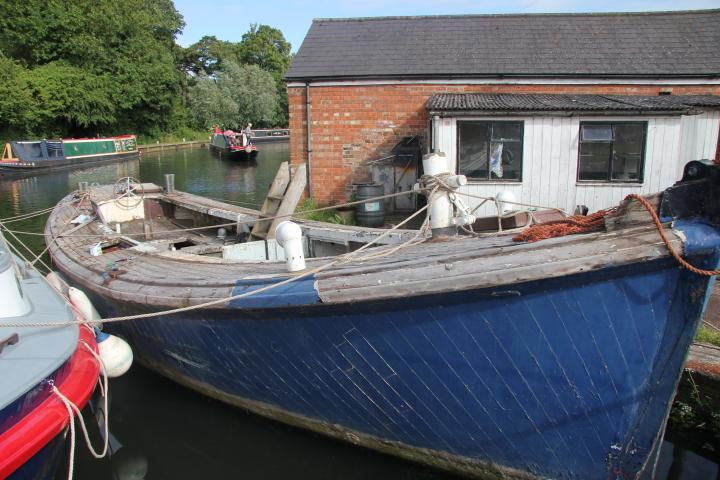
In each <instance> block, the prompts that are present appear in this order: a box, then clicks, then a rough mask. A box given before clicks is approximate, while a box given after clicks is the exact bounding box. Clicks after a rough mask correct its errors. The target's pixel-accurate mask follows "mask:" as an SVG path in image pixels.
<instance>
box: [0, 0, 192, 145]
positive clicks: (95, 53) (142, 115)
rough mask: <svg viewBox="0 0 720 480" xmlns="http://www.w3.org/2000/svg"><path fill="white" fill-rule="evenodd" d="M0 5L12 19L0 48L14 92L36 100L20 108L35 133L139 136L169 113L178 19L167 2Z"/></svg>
mask: <svg viewBox="0 0 720 480" xmlns="http://www.w3.org/2000/svg"><path fill="white" fill-rule="evenodd" d="M0 10H1V11H3V12H6V16H7V17H8V18H12V21H11V22H6V23H5V24H4V25H3V29H1V30H0V53H3V54H4V55H6V56H7V57H9V58H11V59H12V60H14V61H15V65H17V67H16V68H15V70H16V71H17V74H18V76H17V79H18V80H17V82H19V83H17V84H16V85H15V87H14V88H16V89H20V90H15V92H16V94H19V95H21V96H28V95H29V96H30V97H31V98H33V99H35V100H37V101H35V102H31V104H30V105H29V106H26V107H27V108H30V109H32V111H30V112H28V114H27V115H26V121H29V123H28V125H31V127H32V129H33V130H34V133H35V134H36V135H38V136H45V135H47V134H48V133H58V134H71V135H78V134H79V135H82V134H88V133H92V134H94V133H97V132H98V131H99V130H100V131H103V132H105V133H116V132H117V131H118V130H119V131H136V132H139V133H142V132H146V131H148V130H150V129H156V128H159V129H162V128H164V127H166V126H167V125H168V122H169V121H170V120H171V119H173V118H174V117H175V116H176V112H175V111H176V109H178V108H179V107H180V104H179V102H178V101H177V97H178V96H179V93H180V91H181V90H180V89H181V85H182V81H183V79H182V73H181V71H180V70H179V68H178V65H179V61H180V58H181V56H180V49H179V48H178V47H177V46H176V44H175V36H176V35H177V34H178V33H179V32H180V31H181V29H182V27H183V25H184V24H183V21H182V17H181V16H180V14H179V13H178V12H177V11H176V10H175V7H174V6H173V3H172V1H171V0H96V1H94V2H92V3H88V2H86V1H83V0H68V1H63V2H60V1H57V0H50V1H40V0H26V1H17V0H0ZM21 91H22V92H23V93H21ZM108 130H110V131H108Z"/></svg>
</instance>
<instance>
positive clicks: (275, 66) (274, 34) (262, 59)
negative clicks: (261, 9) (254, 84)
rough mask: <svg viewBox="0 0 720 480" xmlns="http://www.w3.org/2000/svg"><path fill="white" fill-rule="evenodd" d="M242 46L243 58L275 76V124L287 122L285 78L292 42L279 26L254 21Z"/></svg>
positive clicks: (245, 61) (243, 38) (242, 59)
mask: <svg viewBox="0 0 720 480" xmlns="http://www.w3.org/2000/svg"><path fill="white" fill-rule="evenodd" d="M240 47H241V48H240V60H241V61H242V62H243V63H248V64H251V65H257V66H259V67H260V68H262V69H263V70H265V71H268V72H270V73H271V74H272V75H273V78H274V79H275V90H276V92H277V95H278V100H279V101H278V106H277V108H276V111H275V119H274V122H273V126H285V125H287V124H288V98H287V89H286V88H285V83H284V81H283V77H284V76H285V72H286V71H287V69H288V68H289V67H290V62H291V60H292V55H291V54H290V50H291V49H292V46H291V45H290V42H288V41H287V40H285V36H284V35H283V33H282V32H281V31H280V30H278V29H277V28H273V27H270V26H268V25H259V26H258V25H257V24H251V25H250V30H249V31H248V32H247V33H245V34H244V35H243V36H242V42H241V43H240Z"/></svg>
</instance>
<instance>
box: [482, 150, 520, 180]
mask: <svg viewBox="0 0 720 480" xmlns="http://www.w3.org/2000/svg"><path fill="white" fill-rule="evenodd" d="M490 146H491V154H490V179H492V180H497V179H500V178H502V179H504V180H520V173H521V170H522V168H521V167H522V143H521V142H492V143H491V144H490Z"/></svg>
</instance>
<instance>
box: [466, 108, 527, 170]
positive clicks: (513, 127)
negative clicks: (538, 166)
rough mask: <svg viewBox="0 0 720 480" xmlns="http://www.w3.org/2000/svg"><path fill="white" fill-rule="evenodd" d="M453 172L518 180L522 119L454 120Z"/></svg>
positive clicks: (520, 158)
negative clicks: (455, 125) (456, 156)
mask: <svg viewBox="0 0 720 480" xmlns="http://www.w3.org/2000/svg"><path fill="white" fill-rule="evenodd" d="M457 131H458V149H457V151H458V161H457V162H458V164H457V172H458V173H459V174H462V175H465V176H467V177H468V178H469V179H471V180H501V179H502V180H509V181H518V182H519V181H520V180H522V148H523V145H522V144H523V142H522V140H523V122H475V121H459V122H457Z"/></svg>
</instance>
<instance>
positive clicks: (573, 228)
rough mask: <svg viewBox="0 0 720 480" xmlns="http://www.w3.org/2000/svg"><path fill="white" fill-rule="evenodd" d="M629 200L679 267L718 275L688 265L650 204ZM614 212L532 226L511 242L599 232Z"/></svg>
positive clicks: (574, 217) (712, 271)
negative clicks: (636, 204) (651, 224)
mask: <svg viewBox="0 0 720 480" xmlns="http://www.w3.org/2000/svg"><path fill="white" fill-rule="evenodd" d="M629 199H633V200H636V201H638V202H639V203H640V205H642V206H643V207H645V210H647V211H648V213H649V214H650V216H651V217H652V219H653V222H655V227H656V228H657V231H658V233H659V234H660V238H661V239H662V241H663V243H664V244H665V247H667V249H668V251H669V252H670V255H672V256H673V258H674V259H675V260H677V262H678V263H679V264H680V265H682V266H683V267H684V268H686V269H688V270H690V271H691V272H693V273H696V274H698V275H705V276H712V275H719V274H720V270H703V269H701V268H697V267H694V266H692V265H690V264H689V263H688V262H687V261H686V260H685V259H684V258H682V257H681V256H680V254H679V253H678V252H677V251H676V250H675V249H674V248H673V246H672V244H671V243H670V241H669V240H668V238H667V237H666V236H665V229H664V228H663V226H662V223H661V222H660V218H658V215H657V213H656V212H655V209H654V208H653V207H652V205H650V203H648V201H647V200H645V199H644V198H643V197H641V196H640V195H637V194H635V193H631V194H630V195H628V196H627V197H625V200H629ZM616 210H617V209H616V208H609V209H606V210H600V211H598V212H595V213H593V214H591V215H587V216H583V215H574V216H572V217H568V218H566V219H564V220H556V221H553V222H546V223H539V224H537V225H532V226H530V227H528V228H526V229H525V230H523V231H522V232H521V233H520V234H519V235H516V236H515V237H513V240H514V241H516V242H537V241H538V240H544V239H546V238H553V237H562V236H565V235H572V234H577V233H590V232H596V231H600V230H602V229H603V228H605V216H606V215H607V214H609V213H613V212H615V211H616Z"/></svg>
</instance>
